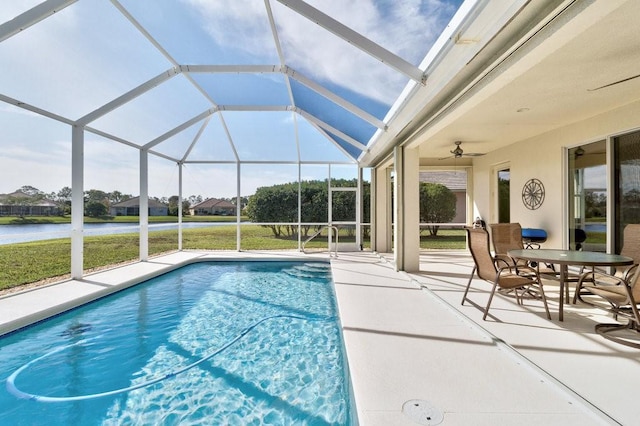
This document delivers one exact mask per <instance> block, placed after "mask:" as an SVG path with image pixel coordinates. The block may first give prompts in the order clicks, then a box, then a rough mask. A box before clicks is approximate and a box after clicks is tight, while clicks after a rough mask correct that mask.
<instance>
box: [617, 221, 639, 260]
mask: <svg viewBox="0 0 640 426" xmlns="http://www.w3.org/2000/svg"><path fill="white" fill-rule="evenodd" d="M622 238H623V240H622V250H621V251H620V254H621V255H623V256H629V257H630V258H632V259H633V263H635V264H639V263H640V224H636V223H630V224H629V225H627V226H625V227H624V233H623V237H622Z"/></svg>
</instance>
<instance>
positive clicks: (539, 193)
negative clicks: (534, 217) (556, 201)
mask: <svg viewBox="0 0 640 426" xmlns="http://www.w3.org/2000/svg"><path fill="white" fill-rule="evenodd" d="M543 201H544V185H543V184H542V182H540V181H539V180H538V179H529V180H528V181H527V182H526V183H525V184H524V187H522V203H523V204H524V205H525V206H526V207H527V208H528V209H529V210H535V209H537V208H538V207H540V206H541V205H542V202H543Z"/></svg>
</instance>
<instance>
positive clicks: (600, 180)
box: [569, 141, 608, 252]
mask: <svg viewBox="0 0 640 426" xmlns="http://www.w3.org/2000/svg"><path fill="white" fill-rule="evenodd" d="M607 199H608V194H607V156H606V142H605V141H598V142H594V143H590V144H585V145H582V146H579V147H576V148H572V149H570V150H569V248H571V249H574V250H591V251H602V252H604V251H606V249H607Z"/></svg>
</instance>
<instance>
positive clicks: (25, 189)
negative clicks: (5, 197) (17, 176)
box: [18, 185, 44, 199]
mask: <svg viewBox="0 0 640 426" xmlns="http://www.w3.org/2000/svg"><path fill="white" fill-rule="evenodd" d="M18 191H20V192H22V193H23V194H27V195H30V196H31V197H34V198H38V199H42V198H44V192H42V191H40V190H39V189H38V188H35V187H33V186H29V185H24V186H22V187H21V188H20V189H18Z"/></svg>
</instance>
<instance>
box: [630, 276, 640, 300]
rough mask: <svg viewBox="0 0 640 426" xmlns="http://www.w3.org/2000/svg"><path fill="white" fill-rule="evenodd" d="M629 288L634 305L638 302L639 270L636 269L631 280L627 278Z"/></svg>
mask: <svg viewBox="0 0 640 426" xmlns="http://www.w3.org/2000/svg"><path fill="white" fill-rule="evenodd" d="M628 283H629V286H630V287H631V295H632V296H633V299H634V300H635V301H636V303H639V302H638V301H640V268H636V270H635V272H634V273H633V275H631V278H629V281H628ZM629 302H630V301H629Z"/></svg>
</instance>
